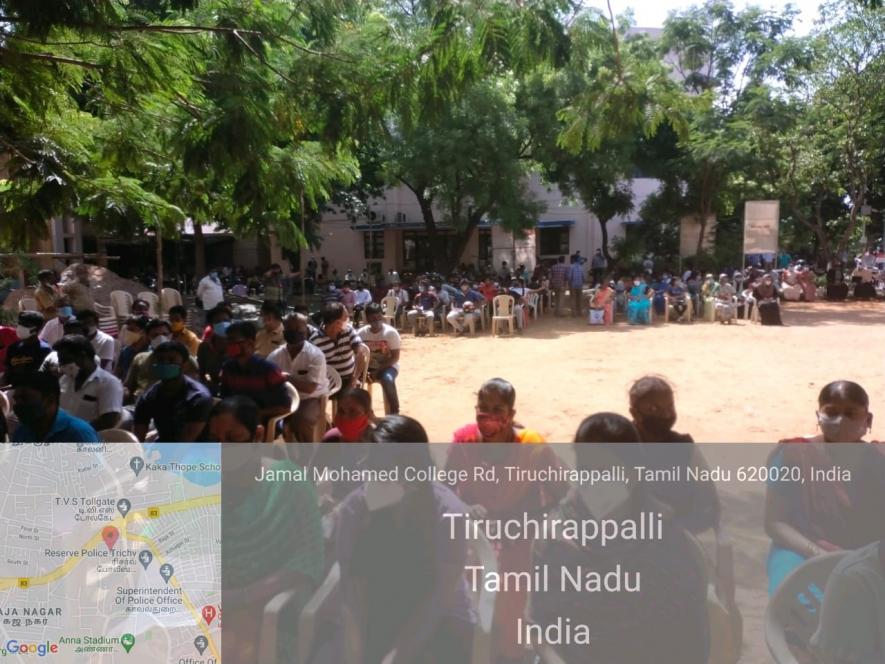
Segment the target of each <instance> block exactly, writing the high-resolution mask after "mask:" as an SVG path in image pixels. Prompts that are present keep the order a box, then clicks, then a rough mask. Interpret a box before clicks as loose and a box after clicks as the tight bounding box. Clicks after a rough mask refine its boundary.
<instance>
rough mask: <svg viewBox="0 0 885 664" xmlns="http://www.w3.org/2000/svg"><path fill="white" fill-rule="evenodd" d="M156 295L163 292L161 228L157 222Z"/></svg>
mask: <svg viewBox="0 0 885 664" xmlns="http://www.w3.org/2000/svg"><path fill="white" fill-rule="evenodd" d="M156 288H157V295H158V296H159V295H161V294H162V293H163V229H162V228H161V226H160V224H159V223H158V224H157V287H156Z"/></svg>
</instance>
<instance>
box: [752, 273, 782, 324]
mask: <svg viewBox="0 0 885 664" xmlns="http://www.w3.org/2000/svg"><path fill="white" fill-rule="evenodd" d="M778 295H779V293H778V289H777V286H775V285H774V277H773V276H772V275H771V273H768V274H766V275H765V276H764V277H763V278H762V281H761V282H760V283H759V284H757V285H756V288H754V289H753V299H754V300H755V301H756V306H757V307H759V322H761V323H762V324H763V325H783V322H781V309H780V304H779V303H778Z"/></svg>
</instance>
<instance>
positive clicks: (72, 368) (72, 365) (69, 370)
mask: <svg viewBox="0 0 885 664" xmlns="http://www.w3.org/2000/svg"><path fill="white" fill-rule="evenodd" d="M58 370H59V371H60V372H61V374H62V375H63V376H67V377H68V378H76V377H77V374H78V373H80V367H79V366H78V365H77V363H76V362H68V363H67V364H60V365H59V367H58Z"/></svg>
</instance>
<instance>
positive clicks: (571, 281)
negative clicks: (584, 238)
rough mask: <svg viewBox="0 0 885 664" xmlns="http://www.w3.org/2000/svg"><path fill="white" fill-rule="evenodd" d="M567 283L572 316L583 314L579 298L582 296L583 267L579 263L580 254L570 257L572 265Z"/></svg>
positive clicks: (577, 316) (578, 316)
mask: <svg viewBox="0 0 885 664" xmlns="http://www.w3.org/2000/svg"><path fill="white" fill-rule="evenodd" d="M578 253H580V252H578ZM568 285H569V290H570V291H571V294H572V317H573V318H580V317H581V316H582V315H583V313H582V312H583V307H582V306H581V300H582V299H583V297H584V267H583V266H582V265H581V258H580V256H577V255H576V256H573V257H572V265H571V267H570V268H569V273H568Z"/></svg>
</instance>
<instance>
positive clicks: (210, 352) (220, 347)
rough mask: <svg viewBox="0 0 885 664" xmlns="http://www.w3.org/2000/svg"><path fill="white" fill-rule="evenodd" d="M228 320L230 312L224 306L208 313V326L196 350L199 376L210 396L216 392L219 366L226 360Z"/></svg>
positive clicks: (219, 372)
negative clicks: (210, 393) (207, 388)
mask: <svg viewBox="0 0 885 664" xmlns="http://www.w3.org/2000/svg"><path fill="white" fill-rule="evenodd" d="M230 318H231V314H230V310H229V309H228V307H227V305H225V304H220V305H218V306H217V307H215V309H213V310H212V311H210V312H209V317H208V319H207V322H208V325H207V326H206V329H205V330H204V331H203V340H202V342H200V347H199V348H198V349H197V364H198V365H199V367H200V376H201V379H202V381H203V382H204V383H205V384H206V385H208V386H209V391H210V392H212V394H217V392H218V376H219V375H220V374H221V365H222V364H224V361H225V360H226V359H227V330H228V328H229V327H230V324H231V321H230Z"/></svg>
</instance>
